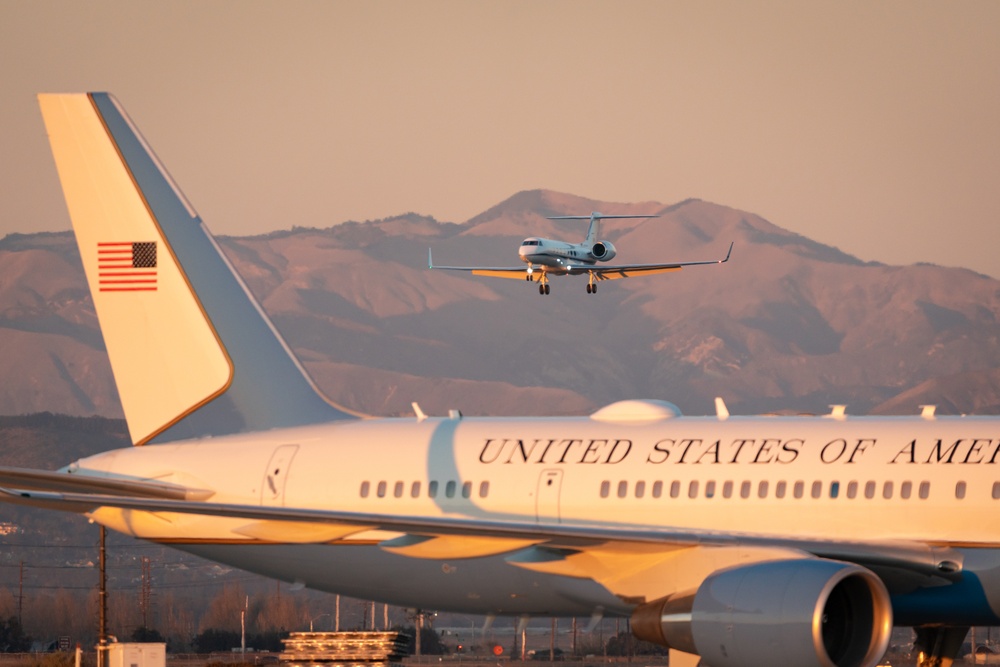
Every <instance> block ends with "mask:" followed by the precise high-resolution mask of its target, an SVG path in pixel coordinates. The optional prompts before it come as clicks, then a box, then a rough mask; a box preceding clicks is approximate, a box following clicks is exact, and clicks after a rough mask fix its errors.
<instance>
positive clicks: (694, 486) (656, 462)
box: [71, 413, 1000, 625]
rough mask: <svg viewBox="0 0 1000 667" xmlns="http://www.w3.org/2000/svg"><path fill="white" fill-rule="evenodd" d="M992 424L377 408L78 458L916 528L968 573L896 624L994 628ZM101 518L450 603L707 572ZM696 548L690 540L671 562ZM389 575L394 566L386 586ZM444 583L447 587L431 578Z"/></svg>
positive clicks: (344, 584)
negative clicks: (434, 414)
mask: <svg viewBox="0 0 1000 667" xmlns="http://www.w3.org/2000/svg"><path fill="white" fill-rule="evenodd" d="M598 414H600V413H598ZM998 426H1000V423H998V420H997V419H996V418H974V417H966V418H938V419H923V418H896V419H886V418H881V419H870V418H846V419H831V418H819V417H804V418H795V419H789V418H783V419H780V420H779V419H770V418H737V417H733V418H730V419H727V420H720V419H717V418H715V417H705V418H694V417H683V418H679V417H678V418H662V419H654V420H648V421H645V422H639V423H637V422H634V421H631V422H630V421H616V420H615V419H614V418H612V419H610V420H608V421H603V420H602V419H595V418H550V419H534V420H532V419H480V418H476V419H461V418H459V419H427V420H424V421H417V420H413V419H395V420H371V421H368V420H364V421H356V422H345V423H337V424H332V425H326V426H314V427H300V428H295V429H287V430H274V431H269V432H264V433H258V434H254V435H251V436H227V437H221V438H213V439H210V440H200V441H191V442H181V443H176V444H170V445H151V446H145V447H140V448H131V449H126V450H118V451H114V452H108V453H105V454H100V455H97V456H94V457H90V458H87V459H83V460H81V461H79V462H78V463H77V464H74V465H73V466H71V468H75V469H77V470H76V474H102V473H107V474H112V475H125V476H128V477H139V478H149V479H156V480H159V481H165V482H174V483H178V484H182V485H186V486H189V487H194V488H206V489H212V490H214V491H215V495H214V496H213V497H212V498H211V501H212V502H225V503H233V504H243V505H261V506H268V505H276V506H287V507H295V508H305V509H308V508H315V509H324V508H327V509H328V508H337V509H339V510H343V511H350V512H358V513H373V514H375V513H377V514H380V515H393V516H430V517H437V516H450V517H463V518H470V519H476V520H483V521H493V522H498V523H501V524H502V523H504V522H505V521H518V522H525V521H527V522H533V523H537V524H558V525H561V526H572V525H580V526H592V525H597V526H600V525H609V526H611V525H614V526H618V527H621V526H622V525H623V524H626V525H628V526H632V527H634V528H635V529H637V530H640V529H642V528H645V527H656V528H664V527H668V528H670V529H671V530H672V531H680V532H682V533H683V531H684V530H685V529H690V530H692V531H697V530H699V529H701V528H703V527H705V526H711V527H712V530H713V531H716V532H718V533H719V534H720V535H723V534H724V535H730V536H732V535H738V536H742V537H739V538H732V537H730V538H729V539H728V540H724V541H723V542H721V543H720V544H716V545H714V546H717V547H719V550H721V551H725V547H726V545H729V546H730V547H731V548H742V549H748V550H753V549H755V548H757V547H756V546H755V544H756V538H759V537H763V538H773V537H774V536H778V535H780V536H783V537H785V538H788V539H789V540H790V543H789V544H790V548H794V545H793V544H792V542H794V540H804V541H806V542H809V541H811V540H815V541H818V542H831V543H832V542H843V543H848V544H849V543H851V542H855V541H859V542H860V541H864V542H873V541H874V542H885V543H886V544H893V543H901V544H906V543H910V542H916V541H919V542H921V543H924V544H927V543H930V544H933V545H936V546H937V547H940V549H941V550H942V551H941V553H942V554H945V555H943V556H940V557H941V558H944V559H945V560H946V562H947V563H948V564H949V566H950V567H954V568H957V570H959V571H960V572H961V576H960V579H961V581H960V582H959V583H952V584H951V585H948V586H941V587H938V588H935V587H924V588H922V589H920V590H919V591H915V592H913V594H899V591H897V594H895V595H894V597H893V603H894V607H895V608H896V609H895V614H896V623H897V624H906V623H907V622H908V619H909V618H919V619H920V622H921V623H926V622H927V619H928V618H935V617H936V616H937V615H938V613H939V612H940V614H941V618H942V619H945V618H947V619H950V620H948V622H952V623H953V622H955V613H956V609H955V608H958V609H959V610H960V613H961V615H962V618H965V619H967V620H968V622H969V623H971V624H978V625H987V624H996V623H1000V614H998V611H1000V526H998V525H997V524H996V523H995V522H992V521H991V520H990V517H991V515H992V512H994V511H996V510H997V506H998V504H1000V474H998V473H997V467H996V466H998V465H1000V429H998ZM93 518H94V519H95V520H97V521H98V522H100V523H103V524H106V525H108V526H109V527H111V528H113V529H115V530H119V531H121V532H125V533H128V534H132V535H135V536H137V537H141V538H146V539H152V540H155V541H159V542H163V543H167V544H171V545H174V546H177V547H179V548H182V549H184V550H187V551H191V552H193V553H197V554H199V555H202V556H206V557H209V558H212V559H214V560H218V561H222V562H226V563H230V564H232V565H235V566H238V567H241V568H244V569H247V570H251V571H256V572H259V573H262V574H265V575H268V576H272V577H276V578H279V579H284V580H286V581H297V582H301V583H303V584H305V585H307V586H309V587H312V588H317V589H321V590H328V591H335V592H339V593H344V594H347V595H358V596H362V597H370V598H371V597H374V598H376V599H380V600H381V601H385V602H390V603H393V604H399V605H404V606H420V607H424V608H438V609H442V610H446V609H447V610H455V611H470V612H473V611H478V612H480V613H481V612H482V611H483V610H484V609H488V610H492V611H493V612H494V613H501V614H523V613H531V614H556V615H584V614H590V613H594V612H595V610H603V611H604V612H606V613H609V614H626V613H629V611H630V610H631V609H632V608H633V607H634V606H635V604H636V602H637V601H642V600H648V599H651V598H652V597H653V596H655V595H656V594H657V592H658V591H657V588H658V587H662V588H663V589H664V590H683V588H684V586H685V585H686V583H687V582H685V581H684V579H685V578H690V579H691V582H697V580H698V579H699V577H701V576H702V574H701V572H700V571H699V570H698V569H697V568H694V569H692V568H691V567H684V568H677V567H674V568H668V569H669V570H671V571H673V573H672V574H665V573H664V571H661V570H656V571H652V570H651V571H649V572H646V573H645V574H644V575H641V576H636V577H635V578H634V579H633V578H630V576H629V575H628V573H626V572H621V573H615V574H612V575H609V576H608V578H607V580H605V581H601V582H595V581H593V580H590V579H587V578H582V577H573V576H572V571H573V569H572V567H571V564H572V558H573V557H572V556H570V557H569V558H567V559H565V560H566V561H567V563H568V564H564V565H562V566H555V567H553V568H547V566H543V565H538V564H537V563H536V561H537V560H538V556H539V553H540V552H538V548H537V546H536V545H533V544H528V543H524V544H522V543H519V542H517V541H513V542H504V541H502V540H499V541H497V542H495V543H487V544H486V545H485V546H483V545H477V544H476V543H472V546H471V547H470V542H468V541H466V542H465V543H462V542H461V541H458V542H456V543H454V544H448V543H447V540H445V544H443V545H441V544H439V543H437V544H436V543H435V540H430V541H428V542H421V541H419V540H413V539H412V537H413V536H407V535H405V534H403V533H390V532H387V531H373V530H357V529H348V530H344V531H338V530H337V529H335V528H333V529H331V528H327V529H325V530H329V531H330V532H329V533H328V534H326V533H323V531H321V530H319V529H317V530H319V532H310V530H311V529H309V528H304V529H303V532H301V533H296V532H295V530H294V529H292V528H289V527H288V525H283V524H281V525H279V524H278V523H275V524H273V525H271V524H270V522H266V521H263V522H261V521H257V522H254V521H248V520H246V519H240V518H220V517H206V516H196V515H180V514H163V513H148V512H139V511H133V510H120V509H115V508H108V507H105V508H101V509H99V510H97V511H96V512H94V513H93ZM408 537H409V540H408ZM772 541H773V540H772ZM438 542H440V540H438ZM698 544H712V539H711V537H710V536H709V537H706V536H704V535H699V534H697V533H695V537H694V538H693V539H692V541H691V544H690V546H697V545H698ZM563 546H565V545H563ZM477 548H480V551H478V552H477V551H476V549H477ZM470 549H471V551H470ZM687 551H690V550H687V549H684V548H683V545H682V546H681V547H678V555H677V558H678V561H677V563H678V564H679V563H682V562H683V558H684V555H683V554H684V553H685V552H687ZM927 557H928V558H935V557H938V556H937V555H936V554H934V553H932V552H930V551H929V552H928V556H927ZM700 558H704V554H702V555H701V556H700ZM659 560H662V558H660V559H659ZM640 561H641V559H640V560H636V561H634V563H635V567H636V568H638V571H640V572H641V571H642V568H641V565H642V563H641V562H640ZM629 562H632V561H629ZM709 566H710V567H714V565H709ZM613 567H618V568H623V569H625V568H624V567H623V566H622V565H621V563H620V562H619V563H618V564H617V565H614V566H613ZM380 572H384V573H389V572H392V573H393V574H392V576H391V577H388V576H386V583H385V586H384V587H382V588H380V587H379V586H378V585H377V583H378V578H379V576H380V574H379V573H380ZM401 572H402V573H408V575H407V576H399V575H400V573H401ZM373 578H374V579H375V580H376V581H375V582H373V581H372V579H373ZM390 580H391V584H390ZM435 580H438V581H440V584H441V585H440V586H433V585H431V586H429V585H427V584H428V582H429V581H435ZM406 581H410V582H412V583H411V584H410V585H407V584H405V583H401V582H406ZM373 583H374V584H375V586H374V587H373ZM970 590H972V591H973V592H974V593H975V594H974V595H973V596H972V597H970V596H969V592H970ZM970 600H974V602H970ZM945 612H947V613H945Z"/></svg>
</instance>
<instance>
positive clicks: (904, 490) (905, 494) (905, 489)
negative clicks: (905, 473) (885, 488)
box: [899, 482, 913, 500]
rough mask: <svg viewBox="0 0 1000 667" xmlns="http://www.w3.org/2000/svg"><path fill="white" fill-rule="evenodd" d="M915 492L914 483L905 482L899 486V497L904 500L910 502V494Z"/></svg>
mask: <svg viewBox="0 0 1000 667" xmlns="http://www.w3.org/2000/svg"><path fill="white" fill-rule="evenodd" d="M912 491H913V482H903V483H902V484H900V485H899V497H900V498H902V499H903V500H909V499H910V494H911V493H912Z"/></svg>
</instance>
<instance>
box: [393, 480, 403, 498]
mask: <svg viewBox="0 0 1000 667" xmlns="http://www.w3.org/2000/svg"><path fill="white" fill-rule="evenodd" d="M392 495H393V496H395V497H396V498H402V497H403V483H402V482H396V484H395V485H394V486H393V489H392Z"/></svg>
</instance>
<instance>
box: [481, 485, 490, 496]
mask: <svg viewBox="0 0 1000 667" xmlns="http://www.w3.org/2000/svg"><path fill="white" fill-rule="evenodd" d="M488 495H490V483H489V482H480V483H479V497H480V498H485V497H486V496H488Z"/></svg>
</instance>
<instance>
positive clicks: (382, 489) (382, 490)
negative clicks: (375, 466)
mask: <svg viewBox="0 0 1000 667" xmlns="http://www.w3.org/2000/svg"><path fill="white" fill-rule="evenodd" d="M386 488H387V485H386V483H385V482H379V483H378V490H377V491H376V492H375V493H376V494H377V495H378V497H379V498H385V490H386Z"/></svg>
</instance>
